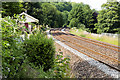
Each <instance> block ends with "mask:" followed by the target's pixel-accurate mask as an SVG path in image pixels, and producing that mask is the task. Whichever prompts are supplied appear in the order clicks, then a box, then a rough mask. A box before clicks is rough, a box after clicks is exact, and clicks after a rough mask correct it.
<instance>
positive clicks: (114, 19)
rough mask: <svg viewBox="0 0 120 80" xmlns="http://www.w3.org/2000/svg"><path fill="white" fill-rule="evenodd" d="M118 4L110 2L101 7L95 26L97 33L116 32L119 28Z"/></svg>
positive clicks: (119, 6) (119, 13)
mask: <svg viewBox="0 0 120 80" xmlns="http://www.w3.org/2000/svg"><path fill="white" fill-rule="evenodd" d="M119 10H120V2H117V1H112V2H107V3H105V4H103V5H102V10H101V11H100V12H99V15H98V17H97V19H98V23H97V24H95V26H96V27H95V29H97V33H103V32H111V33H115V32H118V31H117V30H118V29H117V28H119V26H120V11H119Z"/></svg>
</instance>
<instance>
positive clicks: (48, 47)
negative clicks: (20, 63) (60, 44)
mask: <svg viewBox="0 0 120 80" xmlns="http://www.w3.org/2000/svg"><path fill="white" fill-rule="evenodd" d="M24 48H25V49H26V51H25V52H24V54H26V55H27V56H28V60H29V61H30V62H31V63H33V64H34V65H35V66H38V67H39V66H40V65H42V66H44V70H45V71H46V70H48V69H50V68H52V66H53V64H54V55H55V47H54V43H53V40H52V39H51V38H50V39H48V38H47V37H46V36H45V34H43V33H40V32H39V33H37V34H35V35H31V36H30V38H29V39H26V40H25V41H24Z"/></svg>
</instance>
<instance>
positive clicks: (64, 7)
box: [51, 2, 72, 12]
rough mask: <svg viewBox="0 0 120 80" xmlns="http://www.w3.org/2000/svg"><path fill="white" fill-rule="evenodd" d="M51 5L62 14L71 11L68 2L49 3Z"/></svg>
mask: <svg viewBox="0 0 120 80" xmlns="http://www.w3.org/2000/svg"><path fill="white" fill-rule="evenodd" d="M51 4H52V5H54V6H56V8H57V10H59V11H61V12H64V11H68V12H69V11H70V10H71V9H72V5H71V3H70V2H51Z"/></svg>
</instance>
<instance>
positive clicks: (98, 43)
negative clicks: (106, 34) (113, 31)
mask: <svg viewBox="0 0 120 80" xmlns="http://www.w3.org/2000/svg"><path fill="white" fill-rule="evenodd" d="M67 33H68V34H71V33H69V32H67ZM73 37H74V38H76V39H79V40H84V41H86V42H89V43H92V44H95V45H98V46H101V47H104V48H108V49H111V50H114V51H118V52H120V47H119V46H116V45H112V44H107V43H105V42H100V41H97V40H92V39H88V38H84V37H80V36H77V35H74V36H73Z"/></svg>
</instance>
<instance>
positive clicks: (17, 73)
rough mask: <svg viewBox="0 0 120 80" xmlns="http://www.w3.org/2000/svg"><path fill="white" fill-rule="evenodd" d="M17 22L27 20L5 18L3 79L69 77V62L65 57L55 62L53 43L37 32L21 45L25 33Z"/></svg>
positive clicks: (17, 17)
mask: <svg viewBox="0 0 120 80" xmlns="http://www.w3.org/2000/svg"><path fill="white" fill-rule="evenodd" d="M16 20H18V21H23V20H24V19H21V18H20V17H19V16H18V15H17V16H16V15H15V16H14V17H13V18H11V17H6V18H4V19H2V24H1V25H2V33H3V34H2V63H3V64H2V77H3V78H65V77H69V76H70V75H69V73H68V72H69V71H70V70H69V67H68V66H69V65H68V64H69V59H68V58H63V56H62V54H61V55H57V57H56V59H55V48H54V45H53V40H52V39H48V38H47V37H46V36H45V34H43V33H39V32H38V31H37V32H36V33H35V34H33V35H31V36H30V38H29V39H27V38H26V39H25V41H24V42H22V40H21V39H20V37H19V36H20V35H21V34H22V31H21V28H20V27H18V26H19V24H18V23H17V22H16ZM26 35H27V34H26ZM41 66H42V67H41Z"/></svg>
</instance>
